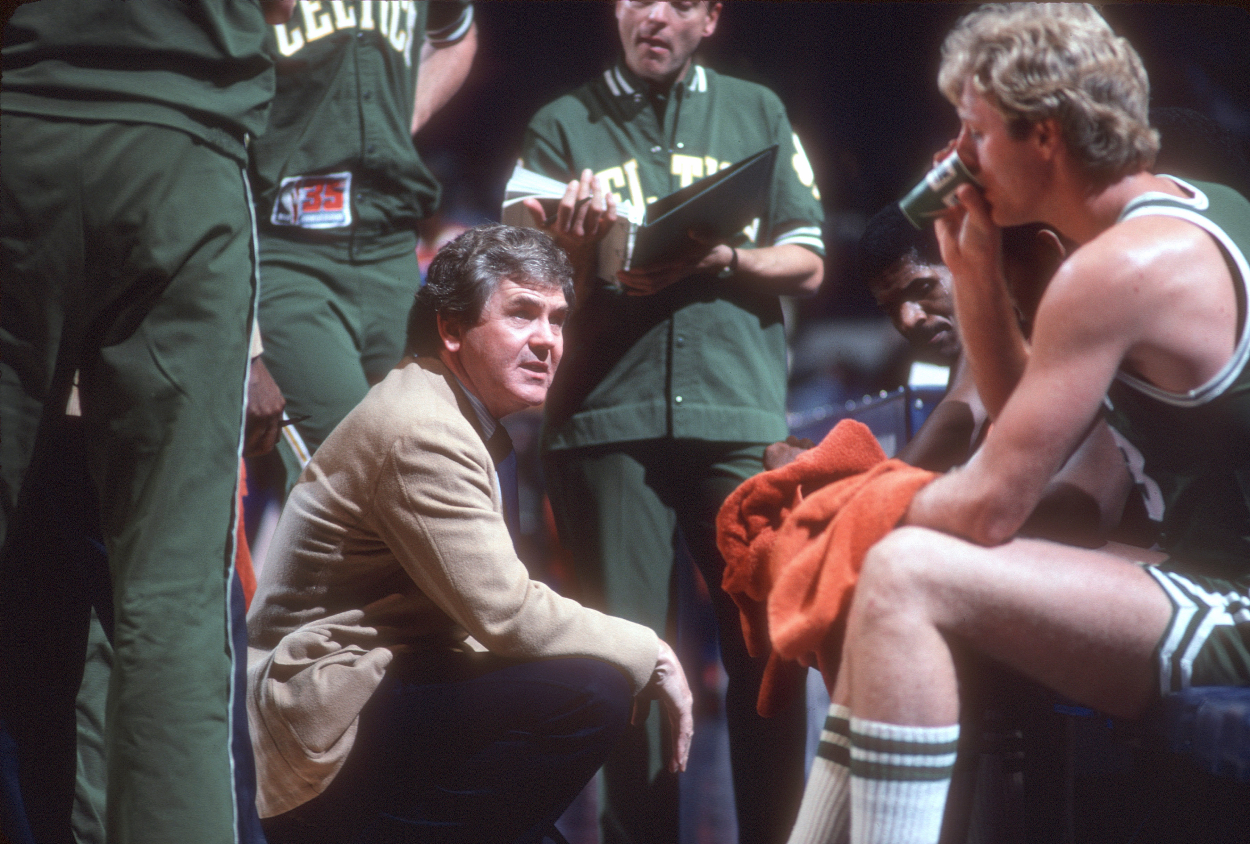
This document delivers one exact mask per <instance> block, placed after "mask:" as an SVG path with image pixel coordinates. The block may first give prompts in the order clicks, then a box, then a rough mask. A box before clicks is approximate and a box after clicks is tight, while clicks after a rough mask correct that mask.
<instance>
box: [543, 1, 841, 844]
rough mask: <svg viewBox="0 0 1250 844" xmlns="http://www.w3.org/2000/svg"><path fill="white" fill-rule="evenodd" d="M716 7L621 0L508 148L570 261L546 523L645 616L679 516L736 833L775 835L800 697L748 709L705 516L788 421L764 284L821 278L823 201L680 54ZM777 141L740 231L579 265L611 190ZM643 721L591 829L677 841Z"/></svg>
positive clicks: (665, 582)
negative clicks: (703, 608) (551, 185)
mask: <svg viewBox="0 0 1250 844" xmlns="http://www.w3.org/2000/svg"><path fill="white" fill-rule="evenodd" d="M720 12H721V4H720V3H705V2H699V3H692V2H673V3H648V2H619V3H617V4H616V18H617V22H618V30H619V34H620V37H621V43H622V55H621V58H620V59H619V60H618V62H617V63H616V65H615V66H613V67H612V68H609V69H608V70H606V71H605V72H604V73H603V74H602V75H600V76H598V77H596V78H594V79H592V80H590V81H589V82H588V83H587V84H586V85H584V86H583V87H581V88H580V89H578V90H577V91H575V92H573V93H572V94H569V95H567V96H565V97H561V98H560V99H557V100H556V101H555V102H553V103H551V104H549V105H548V106H546V107H545V108H543V109H542V110H540V111H539V113H538V114H537V115H536V116H535V117H534V119H533V120H532V122H531V123H530V126H529V128H528V129H527V131H526V135H525V140H524V145H523V149H522V165H523V166H524V167H526V168H527V169H530V170H533V171H535V172H537V173H540V174H542V175H546V176H549V177H552V178H555V179H561V180H565V181H566V182H568V183H569V185H568V190H567V191H566V193H565V196H564V198H563V200H562V202H561V205H560V207H559V209H558V211H557V213H556V215H555V218H554V220H552V221H550V222H549V223H547V224H546V225H545V228H546V230H547V231H549V232H550V233H551V234H552V236H553V237H555V238H556V240H557V242H558V243H560V244H561V246H563V247H564V248H565V249H566V250H567V251H568V252H569V254H570V257H571V258H572V259H573V261H574V266H575V267H576V268H577V270H578V278H577V282H578V284H577V287H578V290H577V296H578V302H577V312H576V313H575V315H574V317H573V318H572V320H571V322H570V325H569V326H568V329H567V330H568V337H567V340H568V343H567V349H568V351H567V354H566V357H565V362H564V364H563V365H562V366H561V369H560V373H559V375H558V376H557V378H556V383H555V385H553V388H552V394H551V396H550V398H549V399H548V402H547V427H546V432H545V435H544V443H543V447H544V453H545V463H546V470H547V483H548V489H549V492H550V494H551V499H552V504H553V507H554V509H555V513H556V519H557V522H558V524H559V528H560V535H561V539H562V541H563V542H564V543H565V544H566V545H567V546H568V547H569V548H570V550H571V551H572V553H573V555H574V557H575V560H576V565H577V568H578V574H579V577H580V578H581V581H582V583H583V585H584V587H585V588H586V594H585V595H584V596H583V598H584V599H585V600H587V601H588V602H590V603H591V604H592V605H595V604H596V602H598V604H599V607H600V608H601V609H604V610H606V611H609V612H613V613H615V614H618V615H621V616H624V617H626V618H629V619H631V620H634V621H637V622H640V623H643V624H647V625H649V626H651V627H652V628H653V629H655V630H657V631H659V632H661V633H662V632H664V630H665V627H666V624H667V622H668V617H669V607H670V603H671V602H672V596H671V595H670V584H671V582H672V569H673V564H674V559H675V552H674V547H675V537H676V529H677V528H678V527H680V528H681V536H682V538H683V539H684V540H685V544H686V546H687V547H688V549H689V550H690V553H691V556H692V557H693V558H694V560H695V562H696V564H697V565H698V566H699V567H700V570H701V571H702V573H703V576H704V578H705V579H706V580H707V583H708V586H709V587H710V591H711V593H712V599H713V601H714V603H715V605H716V613H717V620H718V625H719V627H720V631H721V652H722V657H723V659H724V662H725V666H726V669H727V671H728V673H729V678H730V679H729V689H728V693H727V698H728V699H727V706H728V709H729V729H730V744H731V758H732V763H733V767H734V774H735V798H736V801H737V807H738V822H739V838H740V841H742V842H743V844H748V842H764V841H782V840H784V839H785V836H786V834H787V833H788V830H789V826H790V824H791V822H792V820H793V817H794V812H795V810H796V808H797V803H796V800H795V795H796V794H797V792H798V791H799V790H801V783H802V778H803V746H804V737H805V724H804V716H805V713H804V706H803V701H802V700H801V699H800V700H796V701H794V704H793V705H792V706H791V707H790V709H789V710H787V711H786V712H785V713H783V714H781V715H778V716H777V717H776V718H773V719H769V720H765V719H761V718H760V717H759V716H758V715H757V714H756V712H755V702H756V698H757V694H758V691H759V682H760V675H761V673H762V670H763V663H762V662H758V663H756V662H754V661H752V660H750V659H749V658H748V656H747V655H746V652H745V645H744V642H743V639H742V634H741V630H740V627H739V621H738V611H737V609H736V608H735V607H734V605H733V603H732V601H731V600H730V599H729V596H728V595H726V594H724V593H723V591H722V590H721V589H720V580H721V570H722V569H723V566H724V563H723V561H722V560H721V558H720V555H719V553H718V551H717V549H716V544H715V515H716V512H717V510H718V509H719V507H720V504H721V502H722V501H723V500H724V498H725V497H726V496H727V495H728V494H729V493H730V492H731V491H732V490H733V489H734V488H735V487H736V486H737V485H738V484H739V483H741V482H742V481H743V480H745V479H746V478H748V477H750V476H751V475H753V474H755V473H756V472H758V471H760V469H761V468H762V462H761V461H762V455H763V451H764V447H765V445H766V444H768V443H772V442H775V441H777V440H781V439H784V438H785V436H786V433H787V431H786V424H785V384H786V373H785V336H784V326H783V323H782V314H781V306H780V301H779V297H780V296H783V295H791V296H807V295H812V294H813V293H815V292H816V290H817V289H818V288H819V286H820V282H821V280H822V278H823V255H824V244H823V241H822V239H821V230H820V224H821V221H822V218H823V212H822V210H821V205H820V202H819V193H818V191H817V190H816V188H815V184H814V179H813V176H812V171H811V167H810V165H809V164H808V162H807V158H806V156H805V155H804V153H803V150H802V147H801V146H800V145H799V142H798V138H797V136H795V135H794V133H793V132H792V130H791V128H790V123H789V120H788V118H787V116H786V112H785V108H784V106H783V105H782V104H781V102H780V100H779V99H778V98H777V97H776V96H775V95H774V94H773V93H772V92H771V91H769V90H767V89H766V88H763V87H761V86H758V85H754V84H751V83H747V82H744V81H741V80H738V79H733V78H730V77H726V76H722V75H720V74H718V73H716V72H714V71H712V70H710V69H708V68H706V67H703V66H701V65H699V64H697V63H695V62H694V61H693V54H694V51H695V49H696V48H697V47H698V45H699V43H700V42H701V41H702V39H703V38H706V37H708V36H710V35H711V34H712V33H713V31H714V30H715V29H716V24H717V21H718V19H719V16H720ZM773 145H777V146H778V155H777V158H776V164H775V166H774V168H773V175H772V178H771V180H770V183H769V184H768V186H767V188H766V197H765V199H764V201H763V202H762V203H761V208H762V209H763V210H762V213H761V214H760V216H759V217H758V219H757V220H756V221H752V222H751V223H750V224H749V225H747V227H746V229H745V230H744V231H743V232H742V233H741V234H740V235H739V236H737V237H736V238H734V239H732V240H731V241H730V242H725V241H724V240H723V239H719V240H712V239H710V238H707V239H704V238H701V237H699V239H696V238H692V239H691V240H690V241H689V243H688V244H687V247H686V248H685V250H684V251H681V252H679V253H678V254H677V255H676V256H674V257H671V258H668V259H665V260H661V261H658V262H653V263H647V264H644V265H642V266H639V265H638V264H637V263H631V264H630V269H629V270H626V271H622V272H620V273H618V274H617V276H616V278H614V279H597V278H594V269H595V267H596V266H597V263H596V260H595V256H596V246H597V242H598V240H599V239H600V238H601V237H602V236H603V235H604V234H606V232H607V231H608V230H609V229H610V228H611V226H612V224H613V223H614V222H615V216H616V204H617V202H619V201H623V200H629V202H630V203H631V205H633V206H635V207H641V206H646V205H649V204H650V203H651V202H654V201H655V199H657V198H659V197H665V196H668V195H669V194H671V193H673V192H674V191H677V190H678V189H680V188H682V187H685V186H686V185H689V184H691V183H693V182H694V181H696V180H697V179H699V178H702V177H704V176H707V175H709V174H711V173H715V172H718V171H719V170H720V169H722V168H723V167H726V166H729V165H732V164H734V163H735V162H739V161H742V160H743V159H745V158H747V157H749V156H751V155H753V154H755V153H758V152H760V151H761V150H764V149H766V148H768V147H770V146H773ZM532 206H533V207H532V210H534V211H535V212H536V216H537V217H538V219H543V218H544V216H545V215H542V214H541V208H540V207H539V204H538V203H537V202H536V201H535V202H533V203H532ZM694 234H695V235H696V236H698V232H695V233H694ZM655 720H656V719H654V718H653V719H651V724H652V728H651V730H650V735H646V734H644V733H642V731H639V732H638V733H637V734H635V735H633V736H631V737H630V739H631V740H630V742H628V743H629V744H630V746H629V747H623V748H622V750H621V752H618V753H617V755H616V757H615V758H613V759H611V760H609V763H608V766H607V768H606V772H605V777H606V779H605V781H606V786H607V804H606V806H605V808H604V813H603V832H604V840H605V841H675V840H677V838H678V835H677V810H676V808H677V785H676V780H675V778H673V777H672V776H671V775H668V774H666V773H665V772H663V771H662V770H661V766H660V755H659V747H660V744H659V735H658V732H659V731H658V728H657V727H656V726H655Z"/></svg>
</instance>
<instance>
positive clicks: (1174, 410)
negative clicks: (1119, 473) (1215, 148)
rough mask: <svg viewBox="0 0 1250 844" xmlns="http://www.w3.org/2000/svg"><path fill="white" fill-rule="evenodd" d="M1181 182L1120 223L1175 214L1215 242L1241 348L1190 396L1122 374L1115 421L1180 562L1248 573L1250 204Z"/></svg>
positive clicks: (1163, 541) (1137, 205)
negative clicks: (1232, 290)
mask: <svg viewBox="0 0 1250 844" xmlns="http://www.w3.org/2000/svg"><path fill="white" fill-rule="evenodd" d="M1169 178H1173V177H1169ZM1174 181H1176V182H1177V183H1178V184H1179V185H1181V187H1183V188H1186V189H1187V190H1188V191H1189V192H1190V193H1191V197H1190V198H1188V199H1182V198H1178V197H1173V196H1169V195H1167V194H1162V193H1151V194H1146V195H1144V196H1141V197H1138V198H1137V199H1135V200H1134V201H1133V202H1131V203H1129V204H1128V205H1127V206H1126V207H1125V209H1124V211H1123V212H1122V213H1121V216H1120V220H1127V219H1131V218H1134V217H1139V216H1145V215H1166V216H1173V217H1177V218H1180V219H1185V220H1189V221H1190V222H1192V223H1194V224H1195V225H1198V226H1200V227H1201V228H1202V229H1204V230H1205V231H1207V232H1208V233H1209V234H1210V235H1211V236H1212V237H1213V238H1214V239H1215V241H1216V242H1217V243H1218V244H1219V245H1220V247H1221V249H1222V250H1223V252H1224V255H1225V257H1226V258H1227V259H1228V260H1229V263H1230V266H1231V268H1232V269H1233V276H1234V284H1236V285H1237V299H1238V329H1239V331H1240V334H1239V337H1238V340H1237V345H1236V348H1235V350H1234V352H1233V355H1232V357H1231V359H1230V360H1229V362H1228V364H1227V365H1225V367H1224V368H1223V369H1222V370H1221V371H1220V372H1219V373H1217V374H1216V375H1215V377H1213V378H1212V379H1211V380H1210V381H1209V382H1208V383H1207V384H1204V385H1203V386H1201V387H1199V388H1198V389H1196V390H1192V391H1190V392H1188V393H1184V394H1175V393H1167V392H1165V391H1163V390H1160V389H1158V388H1156V387H1154V386H1152V385H1150V384H1147V383H1145V382H1143V381H1141V380H1139V379H1136V378H1134V377H1133V376H1131V375H1129V374H1127V373H1124V372H1121V373H1120V374H1119V375H1117V378H1116V380H1115V381H1114V382H1113V383H1112V385H1111V387H1110V388H1109V389H1108V391H1107V400H1108V404H1109V406H1110V411H1109V413H1108V421H1109V422H1110V424H1111V425H1112V427H1113V429H1114V430H1115V432H1116V433H1117V437H1116V439H1117V440H1118V441H1119V442H1120V445H1121V448H1122V449H1123V450H1124V451H1125V456H1126V458H1127V460H1128V462H1129V467H1130V470H1131V471H1132V472H1133V475H1134V480H1136V481H1137V483H1138V485H1139V488H1140V489H1141V491H1142V494H1143V496H1144V498H1145V501H1146V507H1147V511H1148V512H1149V513H1150V515H1151V517H1152V518H1153V519H1155V520H1156V521H1158V522H1159V523H1160V527H1161V535H1160V540H1159V542H1160V545H1161V546H1162V547H1163V548H1164V550H1166V551H1167V552H1168V553H1169V554H1171V555H1172V556H1173V557H1175V558H1177V559H1178V561H1179V565H1180V566H1182V567H1187V566H1189V565H1190V564H1193V565H1194V566H1199V567H1201V570H1202V572H1203V573H1204V574H1207V575H1210V576H1215V577H1223V578H1226V579H1237V578H1242V577H1247V576H1250V365H1248V363H1250V326H1248V325H1247V319H1246V301H1247V295H1248V293H1250V263H1248V261H1247V258H1248V257H1250V202H1248V201H1247V200H1246V199H1245V198H1244V197H1242V196H1241V195H1240V194H1238V193H1237V192H1236V191H1234V190H1232V189H1230V188H1227V187H1224V186H1223V185H1215V184H1209V183H1205V182H1192V183H1187V182H1184V181H1182V180H1180V179H1174Z"/></svg>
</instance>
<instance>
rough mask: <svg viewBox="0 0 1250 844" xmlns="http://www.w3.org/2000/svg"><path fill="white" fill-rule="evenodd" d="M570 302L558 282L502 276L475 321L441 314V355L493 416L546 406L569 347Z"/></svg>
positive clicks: (439, 328)
mask: <svg viewBox="0 0 1250 844" xmlns="http://www.w3.org/2000/svg"><path fill="white" fill-rule="evenodd" d="M568 311H569V306H568V303H567V302H566V301H565V299H564V291H563V290H562V289H561V288H560V285H559V284H550V285H548V284H535V283H533V282H530V281H528V280H526V281H523V282H516V281H513V280H511V279H503V280H501V281H500V282H499V286H498V287H497V288H495V292H494V293H493V294H491V297H490V299H489V300H488V301H487V302H486V307H485V308H483V309H482V316H481V319H479V320H478V322H477V324H476V325H471V326H468V327H465V326H462V325H460V324H458V323H457V322H455V321H453V320H444V319H443V317H442V316H441V315H440V316H439V318H438V331H439V336H440V337H441V338H442V341H443V350H442V355H441V357H442V358H443V360H444V362H445V363H447V365H448V366H449V367H451V369H452V371H453V372H455V373H456V375H457V377H459V378H460V380H461V381H462V382H464V385H465V387H466V388H467V389H468V390H469V391H470V392H471V393H473V395H475V396H477V397H478V398H479V399H480V400H481V401H482V403H483V404H485V405H486V409H487V410H488V411H490V414H491V415H492V416H494V417H495V418H496V419H502V418H503V417H505V416H507V415H508V414H509V413H515V412H516V411H518V410H523V409H524V408H527V407H534V406H535V405H539V404H542V402H543V400H544V399H545V398H546V397H547V389H548V388H549V387H550V386H551V379H552V377H553V376H555V373H556V367H557V366H559V364H560V355H561V354H562V352H563V351H564V336H563V328H564V319H565V317H566V316H567V315H568Z"/></svg>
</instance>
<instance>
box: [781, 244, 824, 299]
mask: <svg viewBox="0 0 1250 844" xmlns="http://www.w3.org/2000/svg"><path fill="white" fill-rule="evenodd" d="M799 248H800V249H802V247H799ZM803 251H804V252H805V253H806V254H807V255H808V256H809V260H808V262H807V265H806V266H805V267H803V270H804V271H803V272H802V273H801V274H799V275H798V276H797V277H796V278H795V279H794V284H793V285H791V289H790V291H789V295H790V296H794V297H795V298H798V299H810V298H811V297H812V296H815V295H816V294H817V293H819V292H820V285H821V284H822V283H823V282H824V280H825V262H824V259H822V258H821V257H820V256H819V255H817V254H816V253H815V252H808V251H807V250H806V249H804V250H803Z"/></svg>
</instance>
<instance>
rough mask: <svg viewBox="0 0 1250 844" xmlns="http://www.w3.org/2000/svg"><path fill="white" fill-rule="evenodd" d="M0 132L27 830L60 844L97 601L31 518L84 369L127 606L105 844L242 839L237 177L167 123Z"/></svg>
mask: <svg viewBox="0 0 1250 844" xmlns="http://www.w3.org/2000/svg"><path fill="white" fill-rule="evenodd" d="M0 121H2V122H0V132H2V134H3V137H4V143H3V146H2V147H0V165H2V166H0V170H2V177H3V178H2V182H3V190H2V194H0V273H2V276H0V283H2V285H3V311H2V314H0V414H2V415H0V442H3V446H2V448H3V454H2V458H3V460H2V462H3V478H4V483H5V488H4V501H3V503H4V507H5V513H4V527H5V528H6V533H7V536H6V539H5V544H4V551H3V555H2V557H0V625H2V626H0V678H3V680H2V681H0V716H2V717H3V722H4V725H5V727H6V728H7V730H8V732H9V734H10V736H11V738H12V739H13V740H14V742H15V744H16V746H17V750H18V758H19V763H20V766H21V768H20V770H21V781H22V795H23V798H24V799H25V802H26V807H25V808H26V814H27V816H28V819H29V821H30V823H31V826H32V828H33V831H34V834H35V840H37V841H39V842H61V841H64V840H65V829H66V828H67V827H68V824H69V819H70V807H69V805H67V804H66V803H65V802H64V799H65V795H66V793H68V794H69V795H71V799H72V793H73V788H72V784H73V776H74V765H75V760H74V756H73V753H74V742H73V732H74V698H75V694H76V693H77V691H78V687H79V683H80V681H81V679H82V660H83V658H84V654H85V651H86V649H87V646H88V635H87V630H88V621H89V618H90V605H89V604H83V603H82V602H78V601H76V600H72V599H71V598H70V597H69V595H70V593H71V592H72V591H73V590H76V589H80V588H81V586H82V584H81V578H80V575H79V574H77V573H76V572H75V571H74V568H73V566H74V564H75V563H74V560H73V559H72V556H73V555H62V554H60V553H59V552H58V549H59V548H63V547H65V546H64V545H63V544H62V543H60V542H59V541H51V539H50V538H51V537H52V536H53V534H54V533H55V532H56V531H57V530H59V529H61V528H63V527H64V522H63V521H61V520H57V519H53V518H51V516H53V515H54V514H52V513H50V512H49V509H48V508H47V507H44V506H35V505H33V504H32V501H34V500H36V496H37V494H38V493H37V491H36V489H37V488H38V487H40V486H47V482H48V481H49V479H50V478H52V477H54V475H55V474H56V472H54V469H56V470H58V471H59V470H61V469H64V468H65V467H64V465H63V463H64V461H65V459H66V457H65V454H66V452H65V451H64V450H63V449H62V448H61V446H60V444H61V443H63V442H64V439H63V438H62V437H61V436H60V434H61V433H62V432H63V426H64V425H65V424H66V402H67V399H68V397H69V394H70V387H71V383H72V381H73V379H74V377H75V374H76V373H77V377H78V382H79V392H80V397H81V419H80V420H77V421H76V422H75V425H80V426H81V432H82V435H83V436H82V442H83V444H84V449H83V452H82V455H81V457H80V458H75V459H78V460H80V461H81V463H82V464H83V468H84V469H85V472H84V473H83V476H84V477H86V478H88V479H89V486H90V487H91V493H92V494H91V496H89V499H93V500H92V503H91V504H89V505H84V506H90V507H91V508H92V509H95V508H96V507H98V513H90V514H84V513H80V512H77V511H76V512H75V513H74V514H73V515H75V516H79V515H82V516H88V517H89V518H86V519H84V521H85V522H87V523H89V524H90V523H95V522H98V527H99V529H100V532H101V535H102V537H103V549H101V550H102V552H104V553H106V554H107V560H108V574H109V579H110V580H111V591H112V604H111V607H109V608H107V609H108V610H111V615H112V629H113V645H114V659H113V665H112V672H111V676H110V678H109V683H108V692H107V708H106V711H105V740H104V745H103V747H104V755H105V758H106V759H107V767H108V799H107V832H108V840H109V841H111V842H119V844H121V843H122V842H124V843H125V844H130V843H131V842H151V843H152V844H170V842H191V841H194V842H197V844H226V842H233V841H235V840H236V828H237V816H238V812H239V810H240V807H239V806H237V805H236V802H235V792H234V788H233V784H232V776H233V765H232V759H231V728H232V723H231V718H232V709H231V702H232V695H234V694H235V693H236V692H239V691H240V690H238V689H236V688H235V684H234V682H233V675H232V659H233V658H234V656H235V654H234V648H233V647H232V643H231V626H230V613H229V604H228V591H227V590H228V584H229V582H230V578H231V577H232V575H233V560H234V542H233V538H234V530H233V527H234V518H235V509H236V508H235V497H236V485H237V481H238V469H239V455H240V439H241V428H242V420H243V413H242V407H243V398H244V389H245V381H246V372H247V359H248V337H249V331H250V326H251V322H252V318H253V310H254V300H255V293H256V261H255V251H254V243H255V240H254V235H253V231H254V226H253V215H252V209H251V202H250V200H249V197H248V190H247V185H246V181H245V178H244V174H243V172H242V169H241V162H239V161H237V160H235V159H233V158H232V157H230V156H228V155H226V154H223V153H222V152H220V151H218V150H216V149H214V148H212V147H210V146H208V145H206V144H204V143H202V142H200V141H198V140H196V139H194V138H193V137H191V136H190V135H188V134H186V133H184V132H181V131H177V130H174V129H170V128H164V127H160V126H155V125H147V124H134V123H111V122H79V121H72V120H58V119H51V118H43V117H37V116H28V115H21V114H11V113H6V114H4V115H3V117H2V118H0ZM60 474H65V475H72V474H73V473H72V472H60ZM43 494H44V495H45V496H46V497H45V498H42V499H39V500H42V501H47V500H56V499H57V497H58V496H57V491H56V490H44V491H43ZM96 517H98V519H97V518H96ZM73 538H74V537H69V539H73ZM79 538H81V537H79ZM40 549H47V553H44V552H43V551H41V550H40ZM69 607H73V609H74V611H73V612H69V611H68V610H67V608H69ZM238 657H239V658H240V659H241V658H243V655H242V654H239V655H238ZM67 735H68V737H69V738H68V739H66V738H65V737H66V736H67ZM67 754H68V755H67ZM67 777H68V784H69V788H68V792H67V789H66V788H65V786H66V778H67Z"/></svg>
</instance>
